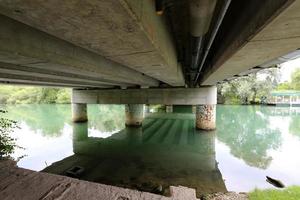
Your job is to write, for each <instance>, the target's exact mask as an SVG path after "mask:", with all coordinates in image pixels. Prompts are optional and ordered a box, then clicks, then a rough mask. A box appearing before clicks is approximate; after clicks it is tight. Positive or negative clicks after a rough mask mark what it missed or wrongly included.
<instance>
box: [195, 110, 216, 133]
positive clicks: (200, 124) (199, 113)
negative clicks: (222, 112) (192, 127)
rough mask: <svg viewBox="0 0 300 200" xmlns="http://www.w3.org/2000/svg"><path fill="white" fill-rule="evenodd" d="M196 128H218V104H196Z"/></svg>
mask: <svg viewBox="0 0 300 200" xmlns="http://www.w3.org/2000/svg"><path fill="white" fill-rule="evenodd" d="M196 128H197V129H202V130H207V131H209V130H215V129H216V105H215V104H211V105H197V106H196Z"/></svg>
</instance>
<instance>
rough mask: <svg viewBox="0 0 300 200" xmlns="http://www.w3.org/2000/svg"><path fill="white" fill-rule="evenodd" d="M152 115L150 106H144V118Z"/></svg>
mask: <svg viewBox="0 0 300 200" xmlns="http://www.w3.org/2000/svg"><path fill="white" fill-rule="evenodd" d="M149 113H150V105H149V104H145V105H144V116H147V115H149Z"/></svg>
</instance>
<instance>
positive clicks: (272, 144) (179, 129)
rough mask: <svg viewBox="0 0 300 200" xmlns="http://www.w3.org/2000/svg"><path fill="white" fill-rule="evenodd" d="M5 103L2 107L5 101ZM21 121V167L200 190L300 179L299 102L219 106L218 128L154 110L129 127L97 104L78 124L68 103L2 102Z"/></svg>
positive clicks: (119, 112)
mask: <svg viewBox="0 0 300 200" xmlns="http://www.w3.org/2000/svg"><path fill="white" fill-rule="evenodd" d="M2 107H3V106H2ZM4 107H5V109H6V110H8V111H9V112H8V114H6V116H7V117H8V118H10V119H14V120H16V121H18V122H19V126H20V129H16V131H15V133H14V134H13V136H14V137H15V138H17V144H18V145H19V146H21V147H24V148H25V149H18V150H16V152H15V154H14V155H13V156H14V157H15V158H17V157H19V156H23V155H26V156H25V157H24V158H22V159H21V160H20V161H19V162H18V166H20V167H24V168H28V169H32V170H38V171H41V170H43V171H45V172H49V173H55V174H61V175H65V174H66V171H67V170H68V169H70V168H71V167H73V166H80V167H83V168H84V173H83V174H81V175H80V177H79V178H80V179H84V180H89V181H95V182H100V183H106V184H111V185H117V186H123V187H128V188H135V189H139V190H144V191H150V192H156V193H159V192H160V191H159V190H160V189H157V188H159V187H160V185H161V186H162V188H163V191H162V193H163V194H168V187H169V186H170V185H184V186H188V187H192V188H196V189H197V193H198V194H202V193H208V192H218V191H226V190H229V191H243V192H246V191H250V190H252V189H254V188H256V187H257V188H272V187H273V186H272V185H270V184H269V183H267V182H266V181H265V176H266V175H268V176H270V177H273V178H276V179H279V180H281V181H282V182H283V183H284V184H285V185H300V170H299V169H300V159H299V152H300V108H288V107H285V108H279V107H260V106H218V107H217V130H216V131H215V132H203V131H196V130H195V128H194V115H193V114H175V113H173V114H162V113H157V114H152V115H150V116H148V117H147V118H146V119H145V121H144V124H143V127H142V128H125V126H124V108H123V107H122V106H105V105H91V106H89V107H88V114H89V116H88V117H89V122H88V123H84V124H73V123H72V122H71V119H70V117H71V107H70V105H17V106H4Z"/></svg>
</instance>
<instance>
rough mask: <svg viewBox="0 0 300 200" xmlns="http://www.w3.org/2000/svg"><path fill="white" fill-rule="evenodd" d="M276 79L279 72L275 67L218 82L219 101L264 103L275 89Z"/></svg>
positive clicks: (226, 102) (228, 102)
mask: <svg viewBox="0 0 300 200" xmlns="http://www.w3.org/2000/svg"><path fill="white" fill-rule="evenodd" d="M278 79H279V72H278V70H277V69H276V68H275V69H266V70H263V71H262V72H259V73H253V74H249V75H248V76H244V77H240V78H237V79H234V80H232V81H229V82H225V83H222V84H219V85H218V97H219V101H220V103H225V104H250V103H264V102H265V101H266V99H267V98H268V97H269V96H270V93H271V91H272V90H273V89H276V87H277V84H278Z"/></svg>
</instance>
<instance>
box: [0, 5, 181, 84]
mask: <svg viewBox="0 0 300 200" xmlns="http://www.w3.org/2000/svg"><path fill="white" fill-rule="evenodd" d="M154 3H155V1H153V0H143V1H140V0H118V1H103V0H90V1H80V0H75V1H59V0H52V1H37V0H24V1H18V0H2V1H0V13H2V14H4V15H6V16H9V17H11V18H13V19H15V20H18V21H21V22H23V23H25V24H28V25H30V26H32V27H34V28H37V29H39V30H42V31H44V32H46V33H49V34H51V35H54V36H56V37H58V38H61V39H63V40H66V41H69V42H71V43H73V44H75V45H78V46H80V47H83V48H85V49H88V50H90V51H93V52H95V53H97V54H100V55H102V56H105V57H106V58H109V59H111V60H113V61H115V62H118V63H121V64H123V65H125V66H128V67H130V68H132V69H134V70H137V71H139V72H142V73H143V74H146V75H148V76H150V77H153V78H155V79H157V80H160V81H162V82H165V83H167V84H169V85H171V86H183V85H184V77H183V74H182V70H181V65H180V64H179V63H178V62H177V55H176V48H175V45H174V42H173V39H172V36H171V35H170V33H169V30H168V28H167V26H166V22H165V19H164V16H157V15H156V12H155V5H154ZM45 13H47V15H45Z"/></svg>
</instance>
